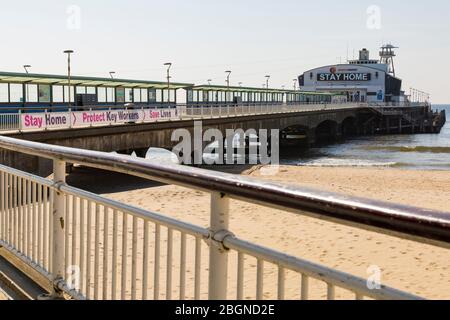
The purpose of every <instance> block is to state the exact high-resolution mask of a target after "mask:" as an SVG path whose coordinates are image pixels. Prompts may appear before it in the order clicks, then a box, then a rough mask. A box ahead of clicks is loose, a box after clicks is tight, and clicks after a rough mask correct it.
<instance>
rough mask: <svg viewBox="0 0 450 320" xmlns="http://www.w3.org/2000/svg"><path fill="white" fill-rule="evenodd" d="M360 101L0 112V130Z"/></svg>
mask: <svg viewBox="0 0 450 320" xmlns="http://www.w3.org/2000/svg"><path fill="white" fill-rule="evenodd" d="M363 106H365V105H364V104H353V103H348V104H305V105H286V104H281V103H277V104H245V105H216V106H209V105H198V106H186V105H177V106H172V107H168V108H150V107H140V108H137V107H135V108H127V109H120V108H107V107H103V108H92V109H88V110H84V111H67V110H66V111H64V110H60V111H55V110H54V111H52V112H51V111H50V110H46V109H45V110H43V111H42V112H36V111H35V112H31V111H30V110H23V111H22V110H17V113H0V132H1V131H4V132H6V131H22V132H30V131H46V130H67V129H78V128H89V127H105V126H118V125H127V124H145V123H152V122H153V123H154V122H161V121H180V120H191V119H193V118H195V119H210V118H222V117H237V116H252V115H264V114H275V113H290V112H312V111H322V110H323V111H325V110H337V109H348V108H358V107H363Z"/></svg>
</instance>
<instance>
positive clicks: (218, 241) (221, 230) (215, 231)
mask: <svg viewBox="0 0 450 320" xmlns="http://www.w3.org/2000/svg"><path fill="white" fill-rule="evenodd" d="M229 210H230V203H229V198H228V197H227V196H226V195H224V194H221V193H212V194H211V222H210V223H211V227H210V232H211V237H212V239H211V244H210V249H209V250H210V251H209V300H226V299H227V282H228V250H227V249H226V248H225V247H224V246H223V245H222V241H223V240H224V239H225V237H227V236H228V235H230V232H229V231H228V227H229V220H230V216H229Z"/></svg>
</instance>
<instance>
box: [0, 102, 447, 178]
mask: <svg viewBox="0 0 450 320" xmlns="http://www.w3.org/2000/svg"><path fill="white" fill-rule="evenodd" d="M161 111H163V112H165V113H161ZM108 112H110V113H120V112H122V113H123V112H130V111H128V110H121V109H111V110H110V111H108V110H98V111H96V110H95V109H94V110H92V111H88V112H78V113H77V112H75V113H67V114H64V113H55V115H58V114H59V117H66V118H67V120H66V125H65V126H61V125H57V126H56V127H55V126H53V124H52V123H49V124H48V127H39V126H37V127H32V128H31V129H25V130H23V129H24V128H26V127H24V126H22V124H21V123H20V122H19V121H18V122H16V129H12V128H11V127H9V128H8V129H6V130H4V131H3V135H4V136H7V137H12V138H18V139H23V140H28V141H34V142H42V143H49V144H53V145H59V146H66V147H73V148H81V149H86V150H94V151H103V152H118V153H121V154H131V153H132V152H136V154H137V155H138V156H140V157H145V153H146V151H147V150H148V148H150V147H152V148H163V149H167V150H172V149H173V147H174V146H175V145H176V144H177V143H178V142H177V141H172V133H173V132H174V130H176V129H186V130H188V131H190V132H191V133H193V130H194V124H195V122H196V121H199V120H201V121H202V126H203V127H204V128H213V129H217V130H220V132H221V133H222V134H223V136H224V137H226V131H227V129H236V128H239V129H243V130H244V131H246V130H248V129H254V130H257V131H258V130H261V129H266V130H272V129H278V130H280V137H281V141H280V144H281V145H282V146H283V145H289V146H298V147H305V146H306V147H308V146H311V145H314V144H317V143H329V142H333V141H338V140H340V139H345V138H346V137H350V136H363V135H374V134H401V133H404V134H406V133H408V134H414V133H439V132H440V129H441V128H442V126H443V125H444V123H445V121H446V115H445V112H441V113H436V112H433V110H431V107H430V106H429V105H427V104H417V105H411V106H408V107H405V106H402V107H398V106H389V105H385V106H380V105H377V106H371V105H368V104H364V103H353V104H351V103H348V104H309V105H296V104H289V105H288V104H283V103H281V104H249V105H245V104H241V105H234V104H233V105H223V106H213V107H212V106H208V105H196V106H186V105H178V106H176V107H173V108H172V109H170V108H169V109H162V110H158V109H152V108H149V109H147V108H144V107H143V108H141V109H139V110H134V109H133V110H131V112H133V113H135V114H136V118H135V120H130V119H128V118H127V119H125V120H123V121H121V122H119V123H115V122H113V121H112V120H107V119H106V114H107V113H108ZM79 113H83V114H84V113H85V114H90V115H91V116H90V117H88V119H91V120H95V119H99V117H100V118H102V119H103V118H105V120H104V121H99V123H96V122H97V121H88V122H87V123H86V124H84V125H83V124H82V125H80V126H73V125H71V123H72V124H73V123H74V120H73V118H74V117H75V118H76V117H77V116H78V118H79V117H81V115H78V114H79ZM49 114H51V113H44V114H42V116H41V117H48V115H49ZM140 114H143V115H144V116H140ZM145 114H149V116H147V117H145ZM152 114H153V115H154V116H153V117H152V116H151V115H152ZM9 117H10V115H2V114H0V119H2V118H3V119H8V118H9ZM20 117H21V118H20V119H25V120H24V121H27V115H26V114H21V115H20ZM30 117H34V118H35V119H40V118H39V115H38V114H30ZM3 121H6V120H3ZM36 121H37V120H36ZM42 121H43V120H40V121H37V123H41V122H42ZM206 146H207V143H205V144H204V145H203V146H202V149H201V150H200V151H203V150H204V148H206ZM0 159H1V161H2V163H4V164H6V165H9V166H12V167H15V168H17V169H21V170H26V171H28V172H34V173H37V174H40V175H42V176H46V175H47V174H48V173H49V172H50V171H51V168H52V167H51V163H50V162H48V161H43V160H39V159H38V158H37V157H24V156H23V155H19V154H17V153H15V152H11V151H5V150H0Z"/></svg>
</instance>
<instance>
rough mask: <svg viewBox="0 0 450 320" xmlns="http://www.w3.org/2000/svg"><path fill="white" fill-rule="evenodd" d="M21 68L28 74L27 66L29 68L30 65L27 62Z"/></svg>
mask: <svg viewBox="0 0 450 320" xmlns="http://www.w3.org/2000/svg"><path fill="white" fill-rule="evenodd" d="M23 68H24V69H25V72H26V73H27V74H28V73H29V72H28V68H31V66H30V65H29V64H26V65H24V66H23Z"/></svg>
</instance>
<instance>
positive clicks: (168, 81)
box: [164, 62, 172, 104]
mask: <svg viewBox="0 0 450 320" xmlns="http://www.w3.org/2000/svg"><path fill="white" fill-rule="evenodd" d="M164 65H165V66H166V67H167V103H168V104H170V68H172V62H166V63H164Z"/></svg>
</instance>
